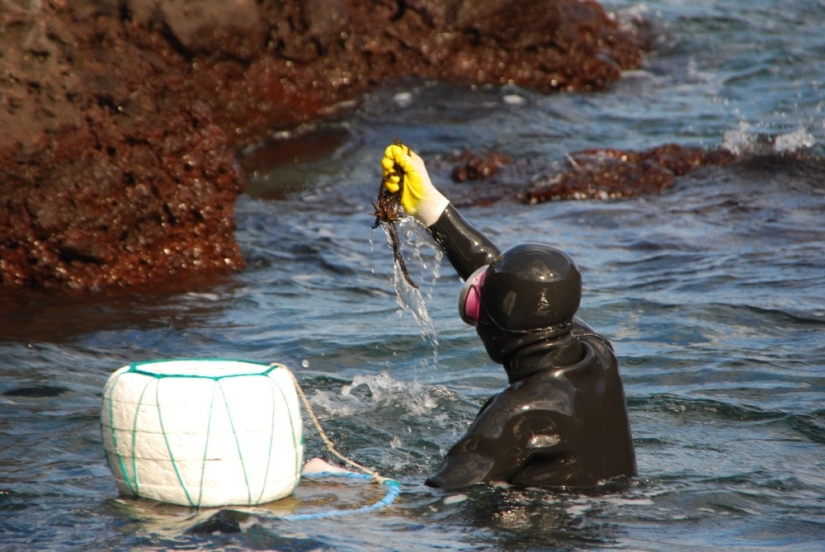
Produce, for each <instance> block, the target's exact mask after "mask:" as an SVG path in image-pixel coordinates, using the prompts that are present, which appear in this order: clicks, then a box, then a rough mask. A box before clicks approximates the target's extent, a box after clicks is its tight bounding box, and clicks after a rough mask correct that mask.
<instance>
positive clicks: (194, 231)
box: [0, 0, 640, 290]
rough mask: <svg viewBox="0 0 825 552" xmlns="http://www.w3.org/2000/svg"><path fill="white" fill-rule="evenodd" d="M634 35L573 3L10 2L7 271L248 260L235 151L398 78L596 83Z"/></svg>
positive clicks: (3, 10) (615, 65)
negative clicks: (240, 225)
mask: <svg viewBox="0 0 825 552" xmlns="http://www.w3.org/2000/svg"><path fill="white" fill-rule="evenodd" d="M639 42H640V40H639V39H638V38H637V37H636V36H634V34H633V33H632V32H631V31H628V30H626V29H623V28H620V27H619V26H618V24H617V23H616V22H615V21H613V20H612V19H611V18H610V17H609V16H608V15H607V14H606V13H605V12H604V10H603V9H602V8H601V7H600V6H599V5H598V4H596V3H595V2H592V1H580V0H555V1H550V2H543V3H538V4H537V3H526V2H515V1H512V0H486V1H478V0H474V1H470V0H447V1H444V2H438V1H435V0H417V1H414V0H410V1H406V2H392V1H388V0H374V1H371V2H357V1H355V0H285V1H275V0H263V1H258V0H233V1H232V2H226V1H225V0H198V1H195V0H73V1H72V2H66V1H63V0H44V1H40V0H6V1H5V2H2V3H0V87H2V88H0V95H1V96H2V100H3V101H2V102H0V128H2V129H3V132H2V133H0V284H2V285H12V286H34V287H42V288H68V289H78V290H106V289H113V288H115V289H116V288H124V287H131V286H138V285H146V284H152V283H156V282H160V281H166V280H171V279H181V278H185V277H186V276H187V275H188V274H194V273H210V272H216V271H224V270H236V269H239V268H242V267H243V266H244V263H243V259H242V257H241V255H240V252H239V250H238V247H237V244H236V242H235V239H234V235H233V233H234V228H235V222H234V212H233V208H234V202H235V199H236V197H237V194H238V193H240V192H241V190H242V187H243V182H244V175H243V173H242V171H241V169H240V168H239V166H238V163H237V161H236V157H235V153H234V149H235V148H237V147H239V146H242V145H245V144H249V143H251V142H254V141H257V140H260V139H261V138H262V137H264V136H265V135H266V133H267V132H268V131H270V130H271V129H272V128H277V127H287V126H292V125H296V124H299V123H301V122H305V121H308V120H312V119H315V118H318V117H323V116H326V115H329V114H330V113H333V112H335V111H336V110H340V109H341V108H342V106H345V105H347V103H346V100H352V99H353V98H356V97H357V96H358V94H360V93H362V92H363V91H365V90H367V89H368V88H369V87H373V86H376V85H378V84H380V83H382V82H386V81H388V80H391V79H394V78H398V77H401V76H406V75H418V76H423V77H426V78H436V79H443V80H451V81H464V82H478V83H495V84H504V83H509V82H513V83H516V84H518V85H520V86H523V87H529V88H534V89H538V90H542V91H550V90H588V89H594V88H600V87H603V86H605V85H606V84H607V83H609V82H611V81H613V80H615V79H617V78H619V77H620V74H621V71H622V69H627V68H631V67H634V66H636V65H637V64H638V63H639V59H640V44H639Z"/></svg>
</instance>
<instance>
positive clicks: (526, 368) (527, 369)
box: [504, 323, 584, 383]
mask: <svg viewBox="0 0 825 552" xmlns="http://www.w3.org/2000/svg"><path fill="white" fill-rule="evenodd" d="M564 326H567V327H566V328H565V330H566V331H565V332H564V333H562V334H561V335H559V328H555V329H549V330H545V331H539V332H535V333H532V334H529V335H519V336H514V339H513V340H512V341H511V343H510V344H508V345H509V346H508V351H506V352H505V356H504V369H505V370H506V371H507V378H508V380H509V381H510V383H515V382H517V381H519V380H522V379H524V378H526V377H528V376H532V375H533V374H535V373H536V372H540V371H542V370H551V369H554V368H561V367H564V366H570V365H571V364H576V363H577V362H579V361H580V360H581V358H582V355H583V354H584V350H583V348H582V344H581V342H580V341H579V339H578V338H577V337H576V336H574V335H573V334H572V333H570V329H572V323H569V324H564Z"/></svg>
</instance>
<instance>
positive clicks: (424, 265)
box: [384, 217, 444, 368]
mask: <svg viewBox="0 0 825 552" xmlns="http://www.w3.org/2000/svg"><path fill="white" fill-rule="evenodd" d="M396 224H397V225H398V231H399V232H398V234H399V237H401V238H403V239H401V248H402V255H403V256H404V258H405V259H406V260H407V269H408V270H409V271H411V272H415V273H416V274H415V276H414V277H413V279H414V280H415V281H418V283H419V284H418V289H416V288H414V287H413V286H411V285H410V284H409V282H407V279H406V278H405V277H404V274H403V272H402V270H401V267H400V266H399V264H398V263H393V278H392V283H393V287H394V288H395V296H396V302H397V303H398V306H399V311H398V314H399V315H403V314H404V311H408V312H409V313H410V314H412V316H413V318H414V319H415V321H416V322H417V323H418V325H419V327H420V328H421V339H422V340H423V341H424V342H425V343H428V344H429V345H430V347H431V348H432V356H431V357H425V358H424V359H422V360H421V362H420V363H419V366H420V367H422V368H429V367H432V368H437V367H438V331H437V330H436V327H435V324H434V323H433V321H432V318H430V314H429V312H428V311H427V304H426V301H425V295H426V297H427V298H430V299H431V298H432V296H433V288H434V286H435V282H436V281H437V280H438V277H439V273H440V266H441V260H442V258H443V257H444V253H443V252H442V251H441V249H440V248H439V247H438V246H437V245H436V244H435V242H434V241H433V240H432V238H431V237H430V236H429V234H427V231H426V229H424V227H423V226H421V224H419V223H418V222H417V221H415V219H413V218H412V217H405V218H403V219H401V220H400V221H398V222H397V223H396ZM384 236H385V237H386V239H387V245H388V246H389V247H390V249H392V241H391V238H390V236H389V234H388V233H386V232H384ZM428 257H431V258H428ZM430 263H432V266H430ZM422 290H424V292H423V293H422Z"/></svg>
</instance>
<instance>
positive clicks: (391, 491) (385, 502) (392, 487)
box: [273, 363, 401, 521]
mask: <svg viewBox="0 0 825 552" xmlns="http://www.w3.org/2000/svg"><path fill="white" fill-rule="evenodd" d="M273 364H274V363H273ZM286 372H287V374H289V377H290V378H292V382H293V383H294V384H295V391H296V392H297V393H298V396H299V397H301V402H302V403H303V405H304V408H305V409H306V411H307V414H308V415H309V418H310V420H312V425H314V426H315V429H316V431H318V435H320V436H321V440H322V441H323V442H324V444H325V445H326V447H327V450H328V451H330V452H331V453H332V454H334V455H335V457H336V458H338V459H339V460H341V461H343V462H344V463H346V464H349V465H350V466H352V467H354V468H356V469H358V470H360V471H362V472H364V473H353V472H320V473H315V474H308V475H305V476H303V477H308V478H310V479H313V478H322V477H347V478H351V479H363V480H367V481H373V482H375V483H380V484H382V485H384V486H385V487H387V493H386V494H385V495H384V498H382V499H381V500H379V501H378V502H376V503H374V504H370V505H368V506H362V507H361V508H357V509H355V510H325V511H323V512H316V513H311V514H287V515H285V516H279V518H280V519H285V520H289V521H304V520H310V519H324V518H332V517H341V516H348V515H353V514H362V513H364V512H371V511H373V510H378V509H379V508H383V507H384V506H389V505H390V504H392V503H393V501H394V500H395V499H396V498H398V495H399V494H401V486H400V485H399V484H398V482H397V481H394V480H392V479H390V478H388V477H384V476H382V475H380V474H378V472H376V471H374V470H371V469H369V468H367V467H366V466H362V465H361V464H359V463H358V462H355V461H354V460H351V459H349V458H347V457H346V456H344V455H343V454H341V453H340V452H338V451H337V450H336V449H335V445H334V444H333V442H332V439H330V438H329V437H328V436H327V434H326V432H325V431H324V428H323V427H321V422H320V421H319V420H318V416H316V415H315V411H313V410H312V405H310V404H309V399H308V398H307V395H306V393H304V389H303V388H302V387H301V384H300V383H298V378H296V377H295V374H293V373H292V371H290V370H287V371H286Z"/></svg>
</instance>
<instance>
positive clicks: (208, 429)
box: [198, 383, 217, 507]
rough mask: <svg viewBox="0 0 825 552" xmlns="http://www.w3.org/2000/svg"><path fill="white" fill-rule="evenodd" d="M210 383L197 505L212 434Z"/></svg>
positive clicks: (199, 502) (201, 495)
mask: <svg viewBox="0 0 825 552" xmlns="http://www.w3.org/2000/svg"><path fill="white" fill-rule="evenodd" d="M216 387H217V385H215V384H214V383H213V385H212V396H211V397H209V417H208V418H207V419H206V442H205V443H204V444H203V458H202V459H201V481H200V484H199V485H198V487H199V488H198V507H200V505H201V501H203V480H204V478H205V477H206V457H207V455H208V454H209V436H210V435H211V434H212V407H213V406H214V405H215V388H216Z"/></svg>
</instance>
